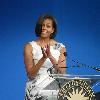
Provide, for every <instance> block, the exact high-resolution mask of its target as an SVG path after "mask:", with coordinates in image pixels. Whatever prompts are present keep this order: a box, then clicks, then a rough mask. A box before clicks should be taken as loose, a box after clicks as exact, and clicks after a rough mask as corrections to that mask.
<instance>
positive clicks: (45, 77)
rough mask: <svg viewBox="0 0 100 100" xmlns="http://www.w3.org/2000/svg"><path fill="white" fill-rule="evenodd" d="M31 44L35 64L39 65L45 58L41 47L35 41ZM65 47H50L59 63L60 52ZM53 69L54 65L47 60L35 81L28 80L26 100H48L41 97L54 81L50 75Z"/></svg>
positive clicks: (59, 45) (57, 44)
mask: <svg viewBox="0 0 100 100" xmlns="http://www.w3.org/2000/svg"><path fill="white" fill-rule="evenodd" d="M29 43H30V44H31V46H32V48H33V51H32V54H33V59H34V62H35V64H37V63H38V61H39V60H40V59H41V58H42V56H43V54H42V51H41V47H40V46H39V45H38V44H37V43H36V42H35V41H32V42H29ZM63 47H65V46H64V45H63V44H62V43H56V44H55V45H53V46H50V52H51V54H52V56H53V57H54V58H55V59H56V60H57V61H58V60H59V56H60V50H61V48H63ZM51 67H53V65H52V63H51V61H50V60H49V58H47V59H46V61H45V62H44V64H43V65H42V67H41V68H40V69H39V71H38V73H37V75H36V77H34V78H33V80H29V79H28V81H27V82H26V89H25V100H48V99H42V98H41V96H43V94H42V93H41V90H43V89H44V88H45V87H46V86H47V85H48V84H50V83H51V82H52V81H54V79H53V78H51V77H50V76H49V73H48V69H49V68H51Z"/></svg>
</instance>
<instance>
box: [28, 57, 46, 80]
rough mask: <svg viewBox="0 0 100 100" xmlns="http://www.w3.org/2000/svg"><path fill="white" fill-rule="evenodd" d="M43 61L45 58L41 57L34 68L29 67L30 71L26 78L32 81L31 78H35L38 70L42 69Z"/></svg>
mask: <svg viewBox="0 0 100 100" xmlns="http://www.w3.org/2000/svg"><path fill="white" fill-rule="evenodd" d="M45 60H46V58H43V57H42V58H41V59H40V60H39V61H38V63H37V64H36V65H34V66H32V67H31V69H30V70H29V72H28V77H29V78H30V79H33V78H34V77H35V76H36V74H37V73H38V71H39V69H40V68H41V67H42V65H43V64H44V62H45Z"/></svg>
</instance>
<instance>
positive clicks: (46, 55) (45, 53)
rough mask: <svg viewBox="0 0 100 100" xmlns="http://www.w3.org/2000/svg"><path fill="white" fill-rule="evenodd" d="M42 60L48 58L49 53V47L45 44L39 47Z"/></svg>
mask: <svg viewBox="0 0 100 100" xmlns="http://www.w3.org/2000/svg"><path fill="white" fill-rule="evenodd" d="M41 50H42V54H43V58H50V57H51V56H52V55H51V52H50V45H49V44H47V45H46V46H45V47H41Z"/></svg>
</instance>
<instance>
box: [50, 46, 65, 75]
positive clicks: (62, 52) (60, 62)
mask: <svg viewBox="0 0 100 100" xmlns="http://www.w3.org/2000/svg"><path fill="white" fill-rule="evenodd" d="M65 54H66V49H65V48H64V47H63V48H62V49H61V50H60V57H59V60H58V62H57V61H56V59H55V58H54V57H53V56H52V55H50V56H49V59H50V61H51V62H52V64H53V66H54V68H55V69H56V70H57V71H58V73H61V74H65V73H66V68H60V67H66V55H65Z"/></svg>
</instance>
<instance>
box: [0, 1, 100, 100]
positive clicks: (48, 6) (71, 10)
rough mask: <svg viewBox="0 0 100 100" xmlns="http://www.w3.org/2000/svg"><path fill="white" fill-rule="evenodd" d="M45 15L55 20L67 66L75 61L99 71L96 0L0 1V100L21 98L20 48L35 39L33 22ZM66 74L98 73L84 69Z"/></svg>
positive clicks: (98, 9)
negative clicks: (65, 53) (65, 54)
mask: <svg viewBox="0 0 100 100" xmlns="http://www.w3.org/2000/svg"><path fill="white" fill-rule="evenodd" d="M45 13H48V14H51V15H53V16H54V17H55V18H56V19H57V22H58V35H57V37H56V40H58V41H59V42H62V43H63V44H65V45H66V48H67V52H68V59H67V66H69V67H70V66H71V65H73V64H74V65H76V63H75V62H73V61H72V60H75V61H78V62H79V63H83V64H87V65H90V66H96V67H98V68H100V1H99V0H0V77H1V78H0V100H23V99H24V89H25V82H26V80H27V77H26V72H25V66H24V62H23V49H24V45H25V44H26V43H28V42H29V41H32V40H35V39H36V37H35V34H34V27H35V23H36V21H37V18H38V17H39V16H40V15H41V14H45ZM67 73H68V74H100V72H96V71H95V70H92V69H90V68H88V67H85V66H82V67H79V68H68V69H67ZM94 91H95V92H98V91H100V85H99V86H96V87H95V88H94Z"/></svg>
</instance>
